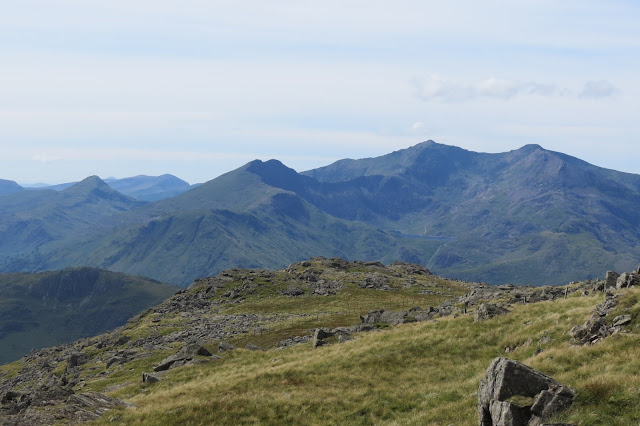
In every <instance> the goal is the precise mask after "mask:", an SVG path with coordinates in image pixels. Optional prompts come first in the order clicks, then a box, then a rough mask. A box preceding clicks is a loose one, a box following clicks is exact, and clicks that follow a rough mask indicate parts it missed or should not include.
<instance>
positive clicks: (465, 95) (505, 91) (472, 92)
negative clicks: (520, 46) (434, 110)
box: [413, 74, 571, 102]
mask: <svg viewBox="0 0 640 426" xmlns="http://www.w3.org/2000/svg"><path fill="white" fill-rule="evenodd" d="M413 84H414V87H415V89H416V96H417V97H418V98H419V99H422V100H423V101H429V100H440V101H444V102H465V101H470V100H473V99H502V100H509V99H512V98H515V97H516V96H520V95H539V96H566V95H569V94H570V93H571V91H570V90H568V89H565V88H559V87H557V86H556V85H554V84H542V83H537V82H534V81H526V82H522V81H516V80H505V79H500V78H488V79H486V80H480V81H476V82H461V81H455V80H449V79H446V78H443V77H440V76H439V75H437V74H431V75H428V76H427V77H425V78H415V79H414V81H413Z"/></svg>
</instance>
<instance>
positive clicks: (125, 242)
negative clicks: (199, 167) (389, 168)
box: [17, 160, 437, 285]
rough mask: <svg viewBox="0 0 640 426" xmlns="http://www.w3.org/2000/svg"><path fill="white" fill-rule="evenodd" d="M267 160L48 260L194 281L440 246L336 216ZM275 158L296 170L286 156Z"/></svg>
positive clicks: (121, 221) (63, 247)
mask: <svg viewBox="0 0 640 426" xmlns="http://www.w3.org/2000/svg"><path fill="white" fill-rule="evenodd" d="M276 163H277V164H276ZM261 164H263V163H262V162H261V161H258V160H257V161H254V162H251V163H249V164H247V165H245V166H243V167H241V168H239V169H237V170H234V171H232V172H229V173H227V174H225V175H223V176H220V177H219V178H216V179H214V180H212V181H209V182H207V183H205V184H203V185H201V186H199V187H197V188H194V189H192V190H190V191H188V192H186V193H183V194H181V195H179V196H176V197H172V198H169V199H166V200H161V201H158V202H155V203H150V204H147V205H145V206H141V207H140V208H137V209H135V210H132V211H129V212H126V213H123V214H120V215H117V216H113V217H112V218H109V219H106V220H105V221H103V223H102V226H101V228H100V229H99V230H97V231H94V232H91V233H88V234H86V235H83V236H82V237H80V238H73V239H67V240H64V241H61V242H57V243H55V244H51V245H50V246H49V247H48V248H46V247H42V248H41V250H40V254H41V257H43V258H46V263H44V267H46V268H53V269H56V268H61V267H64V266H68V265H92V266H97V267H101V268H107V269H111V270H118V271H123V272H127V273H132V274H143V275H146V276H151V277H152V278H155V279H160V280H164V281H168V282H172V283H175V284H178V285H188V284H189V283H190V282H192V281H193V279H195V278H197V277H202V276H207V275H212V274H215V273H218V272H220V271H221V270H223V269H225V268H230V267H283V266H286V265H287V264H289V263H291V262H293V261H297V260H300V259H304V258H308V257H310V256H313V255H324V256H342V257H347V258H351V259H353V258H358V257H363V256H367V257H368V258H372V259H377V260H383V261H387V262H390V261H393V260H395V259H398V258H400V259H405V260H410V259H411V258H413V257H415V255H416V253H424V252H433V251H435V249H436V248H437V243H436V242H434V241H430V240H425V239H419V238H418V239H415V238H406V237H402V236H397V235H395V234H392V233H387V232H384V231H380V230H378V229H376V228H374V227H372V226H370V225H366V224H363V223H359V222H350V221H346V220H342V219H338V218H336V217H334V216H331V215H329V214H327V213H325V212H323V211H322V210H320V209H318V208H317V207H316V206H314V205H313V204H311V203H309V202H307V201H305V200H304V199H302V198H301V197H300V196H298V195H296V194H295V193H293V192H291V191H287V190H284V189H282V188H277V187H275V186H272V185H270V184H268V183H265V182H264V181H263V180H262V178H261V176H260V175H258V174H256V173H255V172H254V169H255V168H259V167H260V165H261ZM269 164H272V165H276V167H277V169H278V170H279V172H283V173H285V174H286V173H294V174H296V173H295V171H293V170H292V169H289V168H287V167H285V166H284V165H282V164H281V163H279V162H275V163H274V162H270V163H269ZM296 175H297V174H296ZM45 251H46V253H45ZM26 262H27V263H28V262H32V261H31V260H28V261H26ZM17 263H19V262H17Z"/></svg>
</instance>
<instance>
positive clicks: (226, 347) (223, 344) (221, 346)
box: [218, 342, 235, 352]
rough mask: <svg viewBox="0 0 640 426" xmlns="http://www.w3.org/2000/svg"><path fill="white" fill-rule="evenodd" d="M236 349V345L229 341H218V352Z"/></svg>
mask: <svg viewBox="0 0 640 426" xmlns="http://www.w3.org/2000/svg"><path fill="white" fill-rule="evenodd" d="M234 349H235V346H233V345H232V344H231V343H227V342H220V343H218V352H227V351H232V350H234Z"/></svg>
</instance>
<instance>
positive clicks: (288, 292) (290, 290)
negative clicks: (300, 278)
mask: <svg viewBox="0 0 640 426" xmlns="http://www.w3.org/2000/svg"><path fill="white" fill-rule="evenodd" d="M280 293H281V294H283V295H285V296H292V297H296V296H302V295H303V294H304V290H302V289H301V288H299V287H296V286H292V285H291V286H289V287H287V288H286V289H285V290H281V291H280Z"/></svg>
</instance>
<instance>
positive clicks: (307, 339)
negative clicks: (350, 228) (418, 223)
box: [0, 258, 640, 425]
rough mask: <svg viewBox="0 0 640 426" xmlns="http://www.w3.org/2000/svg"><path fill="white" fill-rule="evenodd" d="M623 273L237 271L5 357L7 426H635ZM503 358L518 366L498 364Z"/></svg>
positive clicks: (633, 303) (323, 265) (347, 268)
mask: <svg viewBox="0 0 640 426" xmlns="http://www.w3.org/2000/svg"><path fill="white" fill-rule="evenodd" d="M615 275H617V274H608V275H607V278H606V280H601V279H599V280H590V281H587V282H579V283H573V284H570V285H567V286H563V287H554V286H546V287H525V286H522V287H516V286H509V285H506V286H489V285H483V284H477V283H468V282H460V281H453V280H447V279H444V278H442V277H439V276H436V275H432V274H431V273H430V271H428V270H427V269H426V268H424V267H422V266H419V265H412V264H407V263H393V264H390V265H387V266H383V265H381V264H379V263H377V262H368V261H354V262H349V261H346V260H344V259H327V258H312V259H308V260H305V261H303V262H299V263H294V264H291V265H289V266H288V267H287V268H285V269H281V270H276V271H271V270H264V269H231V270H227V271H224V272H223V273H221V274H220V275H218V276H216V277H208V278H203V279H198V280H196V281H195V282H194V283H193V284H192V285H191V286H189V288H188V290H185V291H181V292H179V293H177V294H175V295H173V296H171V297H170V298H168V299H167V300H165V301H164V302H162V303H160V304H159V305H157V306H154V307H152V308H150V309H147V310H146V311H144V312H142V313H141V314H139V315H137V316H135V317H134V318H132V319H131V320H129V321H128V322H127V324H125V325H124V326H122V327H120V328H118V329H116V330H113V331H111V332H108V333H105V334H102V335H99V336H94V337H90V338H84V339H81V340H78V341H76V342H73V343H71V344H67V345H63V346H57V347H52V348H46V349H41V350H36V351H33V352H30V353H29V354H27V355H25V356H24V357H23V358H22V359H20V360H18V361H16V362H13V363H11V364H8V365H3V366H0V395H2V396H3V397H2V401H1V402H0V423H2V424H11V425H33V424H79V423H81V422H86V421H93V422H94V423H97V424H106V423H113V422H117V423H119V424H167V425H182V424H221V425H226V424H229V425H236V424H249V423H251V424H267V425H281V424H305V425H306V424H309V425H315V424H349V425H350V424H410V425H414V424H415V425H436V424H437V425H440V424H447V425H448V424H454V425H477V424H485V425H486V424H494V425H498V424H518V425H526V424H556V425H558V424H565V425H566V424H574V425H578V424H580V425H583V424H589V425H591V424H594V425H608V424H617V425H631V424H638V421H640V393H639V392H638V379H637V374H636V371H637V369H638V367H637V359H638V357H639V356H640V334H638V326H639V323H640V319H639V318H638V317H637V312H638V310H639V309H640V304H639V302H638V301H639V300H640V288H639V287H638V285H639V283H640V275H638V274H636V273H635V272H634V273H630V274H623V275H622V276H620V277H619V278H621V280H620V281H618V280H616V277H615ZM622 277H625V278H624V279H622ZM618 283H619V285H618ZM628 285H630V286H628ZM618 287H619V288H618ZM605 289H606V291H603V290H605ZM523 302H526V303H523ZM498 357H499V358H502V359H501V360H499V362H500V363H503V362H504V361H507V360H505V359H504V357H508V358H509V359H510V361H508V362H509V365H510V366H513V367H515V366H518V365H520V368H504V369H501V370H499V374H496V375H489V374H487V373H489V372H490V371H492V370H493V371H495V369H493V368H489V367H490V366H492V365H493V366H495V363H496V358H498ZM514 361H518V362H519V363H522V364H524V366H522V365H521V364H519V363H516V362H514ZM533 369H535V370H533ZM540 373H543V374H544V375H541V374H540ZM483 376H484V377H483ZM484 378H488V379H492V378H493V379H494V380H490V381H487V380H484ZM487 382H488V383H489V386H492V388H489V389H490V390H489V392H486V388H487V386H486V384H487ZM550 382H551V383H550ZM479 383H480V384H481V383H484V384H485V385H482V384H481V385H480V386H479ZM541 383H542V384H543V386H541ZM509 384H511V385H510V386H509ZM505 385H506V386H505ZM560 385H562V387H561V386H560ZM491 389H493V390H491ZM483 390H484V391H483ZM487 394H488V396H489V398H487ZM574 396H575V398H574ZM492 400H493V401H492ZM501 401H502V402H501ZM552 401H555V402H556V404H554V405H552V406H551V407H553V408H555V409H547V408H548V407H549V408H551V407H550V406H549V405H547V404H550V403H551V402H552ZM496 405H498V406H501V407H498V408H496V407H495V406H496ZM489 407H490V411H491V417H492V418H491V419H490V420H489V421H483V419H484V418H485V415H486V412H487V411H489V410H488V408H489ZM534 407H536V408H535V409H534ZM503 412H506V413H507V415H508V414H510V413H515V414H514V417H515V416H519V417H516V419H519V421H517V422H511V421H499V420H497V419H496V417H498V415H497V413H503ZM531 412H534V413H535V415H536V416H537V417H536V418H533V419H532V420H533V422H532V423H530V422H529V419H530V417H531ZM507 415H505V416H504V417H502V419H504V418H507V419H508V417H507ZM523 418H525V420H522V419H523Z"/></svg>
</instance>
